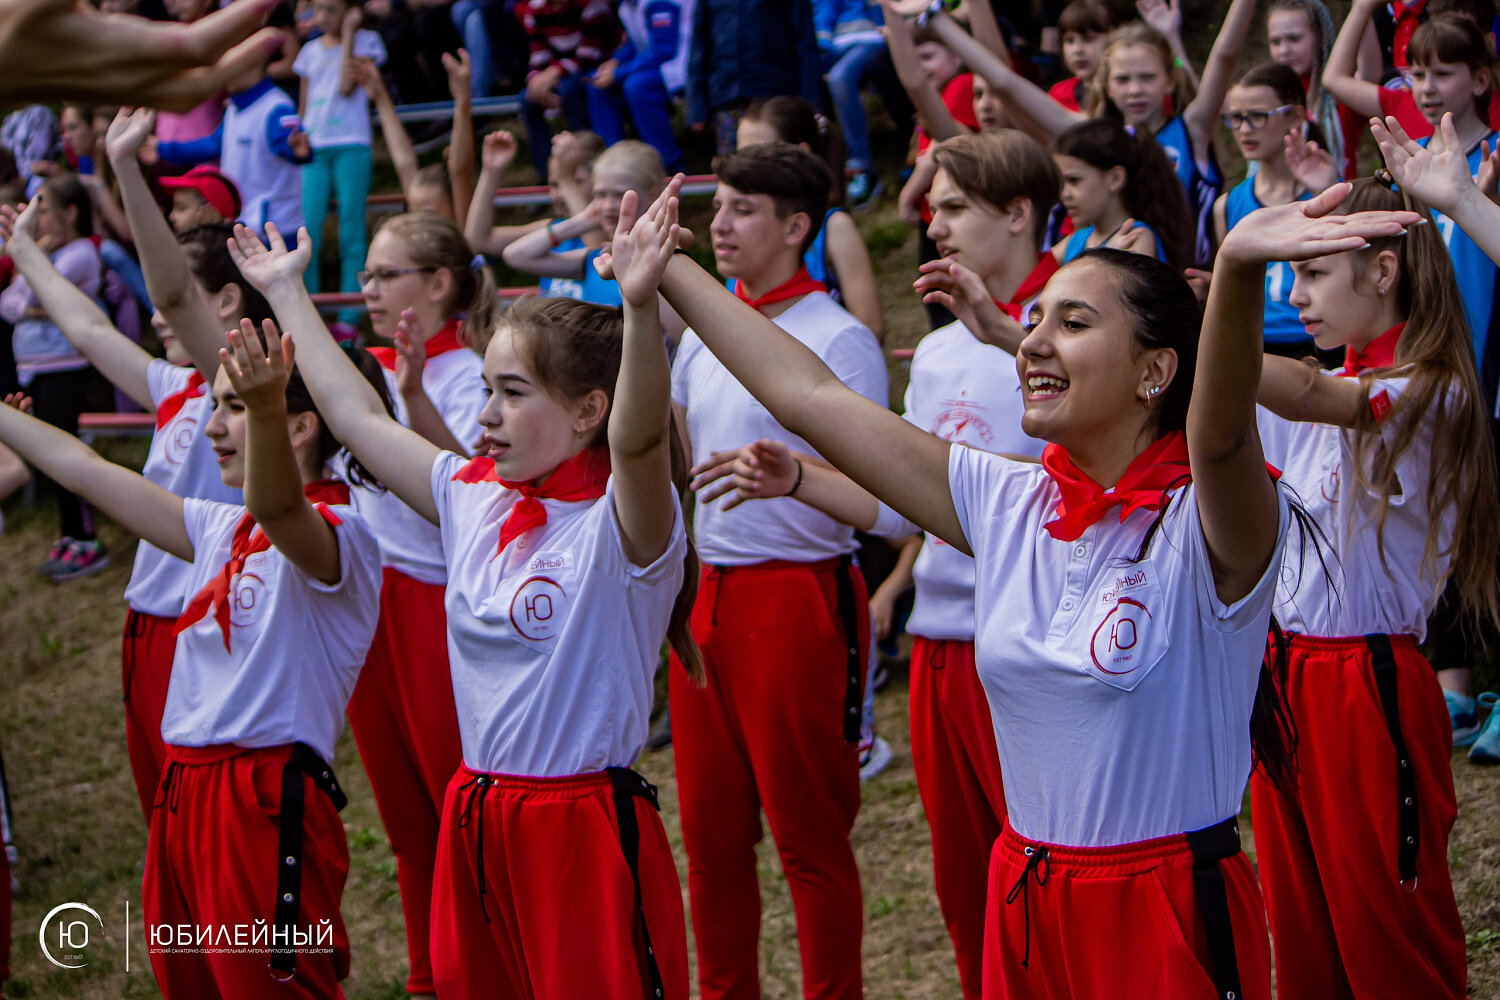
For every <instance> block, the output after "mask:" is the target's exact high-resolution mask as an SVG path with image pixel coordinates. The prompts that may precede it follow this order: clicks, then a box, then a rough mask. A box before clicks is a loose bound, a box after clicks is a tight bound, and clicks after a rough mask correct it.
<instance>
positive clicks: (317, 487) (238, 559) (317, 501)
mask: <svg viewBox="0 0 1500 1000" xmlns="http://www.w3.org/2000/svg"><path fill="white" fill-rule="evenodd" d="M302 495H303V496H305V497H307V499H308V500H310V501H312V503H313V506H314V507H316V508H317V511H318V513H319V514H322V515H323V520H325V521H327V522H328V523H329V524H331V525H333V526H334V527H338V526H339V525H340V524H343V523H344V522H343V521H340V520H339V518H338V515H337V514H335V513H334V512H333V511H331V510H329V509H328V505H329V504H334V505H336V506H337V505H347V504H348V503H349V487H348V486H346V485H345V484H344V483H341V482H339V481H338V480H337V479H320V480H318V481H317V482H315V483H308V484H307V485H305V486H303V487H302ZM270 547H271V540H270V539H269V538H267V537H266V533H265V532H264V531H257V530H256V525H255V518H253V517H251V516H250V513H249V511H246V512H245V516H244V517H242V518H240V520H239V523H238V524H236V525H235V526H234V537H233V539H231V540H230V543H229V561H228V562H226V563H225V564H224V568H223V569H222V570H220V571H219V574H218V576H215V577H214V578H213V579H212V580H210V581H209V582H208V583H207V584H206V585H205V586H204V587H203V589H202V590H200V591H198V593H197V594H196V595H195V596H194V597H193V599H192V600H191V601H189V602H188V606H187V607H186V608H185V609H184V610H183V612H182V615H181V616H180V617H178V619H177V624H176V625H173V626H172V634H173V635H174V636H176V635H180V634H181V633H183V632H186V631H187V630H188V629H190V628H192V627H193V626H194V625H196V624H198V623H199V622H200V621H202V620H203V619H204V617H205V616H207V614H208V612H209V610H210V609H212V610H213V613H214V620H215V621H217V622H218V623H219V631H220V632H221V633H223V636H224V652H226V653H227V652H230V649H229V627H230V621H229V595H230V593H231V592H232V591H233V590H234V581H235V578H236V577H238V576H239V575H240V573H241V571H243V570H244V568H245V560H246V559H248V558H250V557H251V556H253V555H255V554H256V553H257V552H264V551H266V550H267V549H269V548H270Z"/></svg>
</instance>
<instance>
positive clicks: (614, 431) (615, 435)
mask: <svg viewBox="0 0 1500 1000" xmlns="http://www.w3.org/2000/svg"><path fill="white" fill-rule="evenodd" d="M624 312H625V341H624V344H623V346H622V350H621V353H620V372H619V375H617V376H616V378H615V401H614V408H613V410H612V412H611V413H610V417H609V449H610V452H611V453H612V454H616V455H644V454H646V453H648V452H650V451H652V450H654V449H656V448H659V447H661V445H662V442H663V439H664V436H665V435H666V433H667V421H666V417H667V414H668V407H667V402H666V401H667V399H668V398H670V396H671V394H672V375H671V371H670V369H669V368H668V367H667V352H666V351H665V350H664V349H663V348H662V339H661V307H660V306H659V305H658V300H657V296H655V295H653V296H652V297H651V302H650V304H649V305H647V306H644V307H636V306H632V305H630V304H628V303H627V304H626V305H625V306H624Z"/></svg>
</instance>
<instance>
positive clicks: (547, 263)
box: [504, 215, 598, 278]
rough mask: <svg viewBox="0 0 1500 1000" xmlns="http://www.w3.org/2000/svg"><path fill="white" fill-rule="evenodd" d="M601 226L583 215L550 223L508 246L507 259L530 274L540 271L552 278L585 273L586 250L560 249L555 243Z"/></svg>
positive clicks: (578, 275) (512, 265)
mask: <svg viewBox="0 0 1500 1000" xmlns="http://www.w3.org/2000/svg"><path fill="white" fill-rule="evenodd" d="M597 228H598V223H596V222H594V220H592V219H589V218H586V217H584V216H579V215H575V216H574V217H573V218H571V219H564V220H563V221H562V222H559V223H557V224H555V225H551V224H549V225H547V226H546V227H544V228H542V229H538V230H537V231H536V232H534V233H527V234H526V235H525V236H523V237H521V238H520V239H518V240H516V241H515V242H514V243H512V244H511V245H510V246H508V247H506V248H505V254H504V257H505V263H507V264H509V265H510V266H511V267H514V268H516V269H517V270H520V271H525V272H527V273H528V274H540V275H544V276H547V277H553V278H581V277H583V268H584V260H583V252H582V251H580V250H569V251H565V252H562V253H559V252H558V250H557V247H556V243H561V242H562V241H564V240H570V239H573V238H574V237H575V236H582V235H583V234H584V233H588V232H592V231H593V230H595V229H597Z"/></svg>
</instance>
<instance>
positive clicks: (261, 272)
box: [229, 222, 312, 295]
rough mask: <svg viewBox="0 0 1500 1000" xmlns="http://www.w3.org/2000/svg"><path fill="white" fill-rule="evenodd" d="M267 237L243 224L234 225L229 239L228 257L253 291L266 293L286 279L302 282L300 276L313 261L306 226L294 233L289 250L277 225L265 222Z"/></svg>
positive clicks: (310, 242)
mask: <svg viewBox="0 0 1500 1000" xmlns="http://www.w3.org/2000/svg"><path fill="white" fill-rule="evenodd" d="M266 238H267V239H268V240H269V241H270V244H269V245H267V244H266V243H264V242H262V241H261V238H260V237H259V236H257V235H255V231H254V230H252V229H249V228H247V227H246V226H240V225H237V226H235V227H234V238H233V239H232V240H230V241H229V256H230V257H232V258H234V263H235V266H237V267H238V268H239V269H240V273H241V274H243V275H244V276H245V280H246V281H248V282H250V284H251V286H253V287H254V288H255V289H256V291H258V292H260V293H261V294H262V295H265V294H267V293H268V292H269V291H270V290H271V288H272V287H274V286H275V285H277V284H280V283H282V282H286V281H294V282H296V283H297V284H299V285H300V284H301V283H302V275H303V273H304V272H305V271H306V270H307V265H308V262H309V261H310V260H312V239H311V237H309V236H308V235H307V230H306V228H303V229H301V230H298V232H297V248H296V249H295V250H288V249H287V246H286V241H285V240H283V239H282V238H281V233H280V232H279V231H278V230H277V228H276V224H275V223H272V222H268V223H266Z"/></svg>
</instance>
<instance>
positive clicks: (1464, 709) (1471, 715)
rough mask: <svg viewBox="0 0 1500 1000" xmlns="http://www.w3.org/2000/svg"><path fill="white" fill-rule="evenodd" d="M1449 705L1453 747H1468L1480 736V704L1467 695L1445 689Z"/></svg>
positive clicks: (1444, 694) (1444, 696) (1444, 698)
mask: <svg viewBox="0 0 1500 1000" xmlns="http://www.w3.org/2000/svg"><path fill="white" fill-rule="evenodd" d="M1443 700H1444V701H1446V702H1447V703H1448V718H1449V719H1450V720H1452V722H1453V745H1454V746H1456V747H1466V746H1468V745H1469V744H1471V743H1473V742H1474V737H1476V736H1478V735H1479V703H1478V702H1477V701H1476V700H1475V699H1473V698H1470V697H1469V696H1468V695H1466V694H1459V693H1458V692H1457V691H1449V690H1448V689H1447V688H1444V689H1443Z"/></svg>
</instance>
